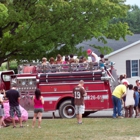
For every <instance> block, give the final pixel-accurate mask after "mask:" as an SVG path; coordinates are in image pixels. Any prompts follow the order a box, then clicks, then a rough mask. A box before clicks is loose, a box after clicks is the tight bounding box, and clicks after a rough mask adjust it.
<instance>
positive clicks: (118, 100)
mask: <svg viewBox="0 0 140 140" xmlns="http://www.w3.org/2000/svg"><path fill="white" fill-rule="evenodd" d="M128 85H129V83H128V82H127V80H124V81H123V82H122V84H120V85H118V86H116V88H115V89H114V91H113V93H112V101H113V118H116V117H117V116H116V115H117V114H118V118H123V117H122V114H121V109H122V107H121V105H122V98H123V96H125V94H126V90H127V86H128Z"/></svg>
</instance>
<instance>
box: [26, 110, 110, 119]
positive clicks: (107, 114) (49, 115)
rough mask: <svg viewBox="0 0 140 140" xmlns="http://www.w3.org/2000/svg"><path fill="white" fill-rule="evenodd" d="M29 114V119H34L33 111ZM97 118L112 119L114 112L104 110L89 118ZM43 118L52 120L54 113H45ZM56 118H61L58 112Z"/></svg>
mask: <svg viewBox="0 0 140 140" xmlns="http://www.w3.org/2000/svg"><path fill="white" fill-rule="evenodd" d="M28 113H29V118H32V117H33V111H28ZM97 117H103V118H106V117H107V118H108V117H112V110H103V111H98V112H96V113H92V114H90V115H89V116H88V118H97ZM43 118H48V119H51V118H53V112H51V111H49V112H44V113H43ZM55 118H60V116H59V113H58V111H56V112H55Z"/></svg>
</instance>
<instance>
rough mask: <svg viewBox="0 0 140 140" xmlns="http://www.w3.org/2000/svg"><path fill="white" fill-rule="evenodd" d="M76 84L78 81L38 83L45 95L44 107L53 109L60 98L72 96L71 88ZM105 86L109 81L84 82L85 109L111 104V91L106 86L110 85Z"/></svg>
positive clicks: (94, 108)
mask: <svg viewBox="0 0 140 140" xmlns="http://www.w3.org/2000/svg"><path fill="white" fill-rule="evenodd" d="M77 84H78V82H73V83H48V84H47V83H44V84H39V89H40V90H41V92H42V95H43V96H44V97H45V108H47V110H55V109H56V106H57V104H58V103H59V100H60V98H61V99H62V98H65V97H68V96H72V91H73V88H74V87H75V86H76V85H77ZM107 86H109V83H108V82H106V83H104V81H95V82H93V81H92V82H85V84H84V87H85V89H86V91H87V97H85V106H86V110H101V109H107V108H109V107H110V106H112V102H109V98H110V97H111V92H110V90H108V88H110V87H107ZM69 99H70V97H69ZM45 110H46V109H45Z"/></svg>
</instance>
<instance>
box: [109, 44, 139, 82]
mask: <svg viewBox="0 0 140 140" xmlns="http://www.w3.org/2000/svg"><path fill="white" fill-rule="evenodd" d="M108 59H109V60H110V61H113V62H115V68H116V70H117V74H118V75H121V74H125V73H126V60H140V43H138V44H136V45H134V46H132V47H129V48H127V49H125V50H122V51H120V52H118V53H115V54H113V55H110V56H108ZM137 79H139V80H140V77H139V76H137V77H131V78H128V81H129V82H130V83H131V84H134V85H135V81H136V80H137Z"/></svg>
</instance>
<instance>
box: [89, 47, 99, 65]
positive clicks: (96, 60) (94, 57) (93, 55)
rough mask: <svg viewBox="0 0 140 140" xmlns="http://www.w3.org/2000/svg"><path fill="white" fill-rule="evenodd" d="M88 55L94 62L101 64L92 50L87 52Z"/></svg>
mask: <svg viewBox="0 0 140 140" xmlns="http://www.w3.org/2000/svg"><path fill="white" fill-rule="evenodd" d="M87 55H88V56H90V57H91V60H92V62H96V63H99V57H98V56H97V54H95V53H94V52H93V51H92V50H91V49H88V50H87Z"/></svg>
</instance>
